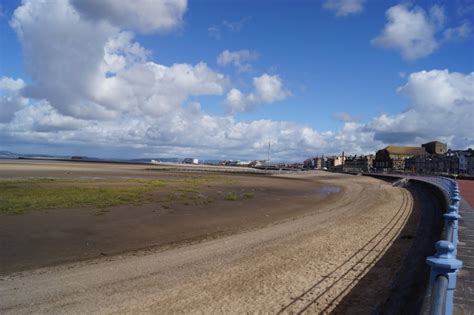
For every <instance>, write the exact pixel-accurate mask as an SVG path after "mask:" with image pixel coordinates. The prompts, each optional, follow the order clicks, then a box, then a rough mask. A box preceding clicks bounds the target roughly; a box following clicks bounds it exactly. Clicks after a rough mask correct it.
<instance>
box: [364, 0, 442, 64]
mask: <svg viewBox="0 0 474 315" xmlns="http://www.w3.org/2000/svg"><path fill="white" fill-rule="evenodd" d="M386 16H387V19H388V22H387V24H385V27H384V30H383V31H382V34H380V35H379V36H378V37H376V38H374V39H373V40H372V43H373V44H374V45H377V46H381V47H385V48H391V49H395V50H399V51H400V53H401V54H402V56H403V58H405V59H407V60H415V59H418V58H422V57H426V56H428V55H430V54H431V53H432V52H433V51H434V50H435V49H436V48H438V42H437V40H436V38H435V33H436V31H437V30H438V29H439V28H440V27H441V26H442V25H443V23H444V12H443V10H442V9H441V8H440V7H438V6H434V7H432V9H431V13H430V15H429V16H428V15H427V14H426V12H425V11H424V10H423V9H422V8H420V7H413V8H410V7H409V6H407V5H403V4H399V5H396V6H393V7H391V8H389V9H388V10H387V12H386Z"/></svg>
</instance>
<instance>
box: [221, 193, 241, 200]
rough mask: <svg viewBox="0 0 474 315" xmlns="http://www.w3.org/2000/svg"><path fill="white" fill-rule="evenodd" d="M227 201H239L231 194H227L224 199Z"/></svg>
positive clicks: (235, 195) (236, 196) (237, 197)
mask: <svg viewBox="0 0 474 315" xmlns="http://www.w3.org/2000/svg"><path fill="white" fill-rule="evenodd" d="M224 199H225V200H227V201H237V200H239V196H238V195H237V194H235V193H233V192H231V193H228V194H227V196H225V198H224Z"/></svg>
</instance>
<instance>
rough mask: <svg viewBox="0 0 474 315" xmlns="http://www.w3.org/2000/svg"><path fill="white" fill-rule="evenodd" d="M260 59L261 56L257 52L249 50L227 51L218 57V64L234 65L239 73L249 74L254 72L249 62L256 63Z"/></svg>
mask: <svg viewBox="0 0 474 315" xmlns="http://www.w3.org/2000/svg"><path fill="white" fill-rule="evenodd" d="M258 57H259V55H258V53H257V52H255V51H250V50H247V49H242V50H237V51H229V50H227V49H226V50H224V51H223V52H221V53H220V54H219V56H217V64H218V65H221V66H225V65H228V64H232V65H234V66H235V67H236V68H237V70H238V71H239V72H248V71H250V70H252V65H251V64H250V63H248V61H254V60H256V59H258Z"/></svg>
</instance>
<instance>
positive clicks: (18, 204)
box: [0, 178, 164, 214]
mask: <svg viewBox="0 0 474 315" xmlns="http://www.w3.org/2000/svg"><path fill="white" fill-rule="evenodd" d="M162 186H164V183H163V182H161V181H157V180H125V181H124V180H122V181H110V180H94V181H90V180H89V181H82V180H65V179H44V178H41V179H21V180H2V181H0V192H1V193H0V213H5V214H15V213H24V212H27V211H30V210H39V209H54V208H79V207H94V208H98V209H104V208H107V207H111V206H116V205H122V204H131V203H136V202H140V201H142V200H143V198H144V196H145V194H146V193H148V192H150V191H153V190H155V189H156V188H158V187H162Z"/></svg>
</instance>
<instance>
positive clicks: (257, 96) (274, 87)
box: [226, 73, 290, 113]
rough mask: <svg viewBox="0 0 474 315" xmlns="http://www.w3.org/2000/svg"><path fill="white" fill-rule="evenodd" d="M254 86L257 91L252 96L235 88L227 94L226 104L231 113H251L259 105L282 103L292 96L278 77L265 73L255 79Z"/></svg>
mask: <svg viewBox="0 0 474 315" xmlns="http://www.w3.org/2000/svg"><path fill="white" fill-rule="evenodd" d="M253 86H254V89H255V91H254V92H252V93H250V94H244V93H242V92H241V91H240V90H238V89H235V88H233V89H231V90H230V91H229V92H228V93H227V97H226V104H227V108H228V110H229V112H230V113H238V112H246V111H251V110H253V109H255V107H256V106H257V105H259V104H268V103H274V102H277V101H282V100H284V99H285V98H287V97H288V96H289V95H290V93H289V92H288V90H286V89H285V88H284V87H283V82H282V81H281V79H280V77H279V76H278V75H268V74H266V73H265V74H263V75H261V76H260V77H254V78H253Z"/></svg>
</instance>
